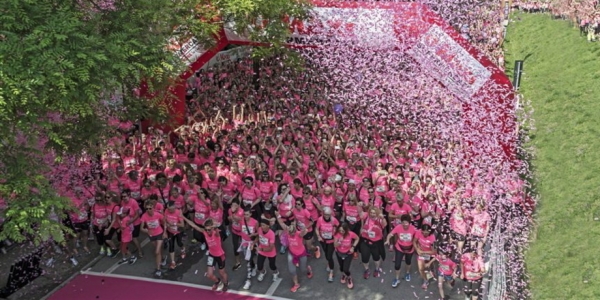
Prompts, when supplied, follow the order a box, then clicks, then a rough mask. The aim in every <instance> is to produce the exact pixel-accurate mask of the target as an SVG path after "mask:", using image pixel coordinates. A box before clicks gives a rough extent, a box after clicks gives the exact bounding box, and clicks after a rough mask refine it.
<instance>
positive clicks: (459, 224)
mask: <svg viewBox="0 0 600 300" xmlns="http://www.w3.org/2000/svg"><path fill="white" fill-rule="evenodd" d="M450 229H452V230H453V231H454V232H456V233H459V234H462V235H466V234H467V222H466V221H465V217H464V215H461V214H460V213H459V212H458V210H456V209H455V210H454V211H452V215H451V216H450Z"/></svg>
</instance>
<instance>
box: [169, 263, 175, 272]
mask: <svg viewBox="0 0 600 300" xmlns="http://www.w3.org/2000/svg"><path fill="white" fill-rule="evenodd" d="M175 268H177V264H176V263H175V262H174V261H172V262H171V264H170V265H169V269H171V270H175Z"/></svg>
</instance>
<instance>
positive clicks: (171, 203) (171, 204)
mask: <svg viewBox="0 0 600 300" xmlns="http://www.w3.org/2000/svg"><path fill="white" fill-rule="evenodd" d="M171 206H175V201H173V200H171V201H169V202H167V207H171Z"/></svg>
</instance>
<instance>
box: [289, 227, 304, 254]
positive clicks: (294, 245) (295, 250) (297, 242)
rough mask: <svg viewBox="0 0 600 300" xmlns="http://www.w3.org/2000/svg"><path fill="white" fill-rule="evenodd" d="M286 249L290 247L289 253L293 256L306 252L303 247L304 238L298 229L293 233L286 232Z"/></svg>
mask: <svg viewBox="0 0 600 300" xmlns="http://www.w3.org/2000/svg"><path fill="white" fill-rule="evenodd" d="M288 241H289V245H288V249H290V253H291V254H292V255H294V256H300V255H304V254H305V253H306V248H305V247H304V238H303V237H302V235H301V234H300V231H296V232H294V234H292V235H289V234H288Z"/></svg>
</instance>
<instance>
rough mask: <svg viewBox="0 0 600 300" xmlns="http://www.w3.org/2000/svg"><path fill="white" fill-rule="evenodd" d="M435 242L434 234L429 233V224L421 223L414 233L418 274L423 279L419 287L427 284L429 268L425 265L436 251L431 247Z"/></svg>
mask: <svg viewBox="0 0 600 300" xmlns="http://www.w3.org/2000/svg"><path fill="white" fill-rule="evenodd" d="M435 242H436V239H435V235H433V234H431V226H429V225H428V224H423V225H422V226H421V230H419V231H417V233H416V234H415V240H414V246H415V250H416V251H417V255H418V257H417V265H418V267H419V275H421V278H422V279H423V283H422V285H421V287H422V288H423V289H424V290H426V289H427V286H429V277H428V276H427V272H429V268H426V267H425V266H426V264H427V263H428V262H429V261H430V260H431V258H432V257H433V255H435V253H436V252H435V249H434V248H433V245H434V244H435Z"/></svg>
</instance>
